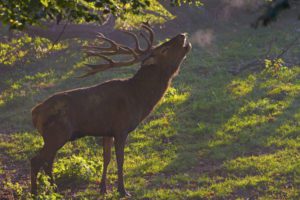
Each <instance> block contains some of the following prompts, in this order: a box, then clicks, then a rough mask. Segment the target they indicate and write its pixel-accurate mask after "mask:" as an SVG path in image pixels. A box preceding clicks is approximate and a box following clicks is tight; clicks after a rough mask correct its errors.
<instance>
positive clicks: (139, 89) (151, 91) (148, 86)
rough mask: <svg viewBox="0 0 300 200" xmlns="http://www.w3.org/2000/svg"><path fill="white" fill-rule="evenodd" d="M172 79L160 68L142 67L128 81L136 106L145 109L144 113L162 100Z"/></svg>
mask: <svg viewBox="0 0 300 200" xmlns="http://www.w3.org/2000/svg"><path fill="white" fill-rule="evenodd" d="M171 79H172V75H171V74H169V73H167V71H166V70H164V68H162V67H157V66H146V67H142V68H141V69H140V70H139V71H138V72H137V73H136V74H135V76H134V77H132V78H131V79H130V82H131V87H132V91H133V92H134V95H133V96H134V97H135V99H136V102H137V104H138V105H141V107H142V108H145V110H146V112H147V111H148V110H150V111H151V110H152V109H153V107H154V106H155V105H156V104H157V103H158V101H159V100H160V99H161V98H162V96H163V95H164V93H165V91H166V90H167V88H168V86H169V84H170V82H171Z"/></svg>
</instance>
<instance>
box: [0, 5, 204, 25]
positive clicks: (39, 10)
mask: <svg viewBox="0 0 300 200" xmlns="http://www.w3.org/2000/svg"><path fill="white" fill-rule="evenodd" d="M151 2H154V3H157V1H156V0H142V1H138V0H116V1H112V0H80V1H76V0H71V1H70V0H59V1H57V0H26V1H23V0H17V1H16V0H3V1H1V4H0V21H1V22H2V23H4V24H7V25H9V27H10V28H11V29H23V28H24V27H25V26H26V25H35V24H41V22H42V21H43V20H48V21H49V20H56V21H57V23H59V22H60V21H61V20H62V19H66V20H69V21H75V22H78V21H84V22H92V21H98V22H100V23H101V22H102V21H103V20H104V18H105V15H106V14H107V13H112V14H114V15H116V16H121V17H122V16H123V15H124V14H125V13H135V14H136V13H141V11H142V10H144V9H147V8H149V7H150V5H151ZM192 2H194V1H191V0H176V1H174V0H171V1H170V3H171V4H172V5H180V4H181V3H192ZM196 4H197V5H199V4H200V1H198V0H197V1H196ZM158 12H159V10H158ZM100 13H101V14H100Z"/></svg>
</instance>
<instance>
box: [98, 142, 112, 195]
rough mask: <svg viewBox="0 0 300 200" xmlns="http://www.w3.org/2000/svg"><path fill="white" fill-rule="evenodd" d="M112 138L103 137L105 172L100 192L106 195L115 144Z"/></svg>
mask: <svg viewBox="0 0 300 200" xmlns="http://www.w3.org/2000/svg"><path fill="white" fill-rule="evenodd" d="M113 141H114V140H113V138H112V137H103V172H102V178H101V183H100V192H101V194H105V193H106V174H107V167H108V165H109V162H110V159H111V146H112V144H113Z"/></svg>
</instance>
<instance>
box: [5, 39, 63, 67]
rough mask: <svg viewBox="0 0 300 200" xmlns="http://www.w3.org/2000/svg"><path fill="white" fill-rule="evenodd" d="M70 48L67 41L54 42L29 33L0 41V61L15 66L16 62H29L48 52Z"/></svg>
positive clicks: (44, 55) (42, 56)
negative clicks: (33, 36) (7, 40)
mask: <svg viewBox="0 0 300 200" xmlns="http://www.w3.org/2000/svg"><path fill="white" fill-rule="evenodd" d="M66 48H68V44H67V43H62V42H59V43H57V44H52V43H51V41H49V40H47V39H45V38H41V37H35V38H32V37H30V36H28V35H27V34H24V35H21V36H20V37H19V38H14V39H12V40H11V41H9V42H6V43H3V42H1V43H0V49H1V50H0V63H1V64H3V65H4V66H13V65H15V64H16V63H20V62H21V63H28V62H32V61H33V60H35V61H36V60H37V59H41V58H44V57H46V56H47V54H48V53H53V52H57V51H62V50H65V49H66Z"/></svg>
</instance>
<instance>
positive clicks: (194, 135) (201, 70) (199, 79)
mask: <svg viewBox="0 0 300 200" xmlns="http://www.w3.org/2000/svg"><path fill="white" fill-rule="evenodd" d="M273 31H276V33H277V34H278V35H284V36H288V37H286V38H292V36H291V35H292V33H290V32H289V31H288V30H282V31H281V30H273ZM220 37H221V36H220ZM231 37H233V36H232V34H231V35H226V34H225V35H223V36H222V38H220V40H218V41H217V43H216V44H215V45H216V47H218V49H219V50H218V51H219V52H218V54H211V52H206V51H204V50H202V49H198V48H194V49H193V51H192V52H191V54H190V55H189V56H188V59H187V61H186V62H185V63H184V64H183V67H182V70H181V73H180V75H179V76H178V77H177V78H176V79H175V80H174V82H173V84H172V87H171V88H170V89H169V90H168V92H167V94H166V95H165V97H164V98H163V99H162V101H161V102H160V103H159V105H158V106H157V108H156V110H155V111H154V113H152V114H151V116H150V117H148V119H147V120H145V121H144V122H143V123H142V124H141V125H140V126H139V127H138V128H137V130H135V131H134V132H132V133H131V134H130V137H129V140H128V144H127V146H126V149H125V151H126V158H125V166H124V170H125V182H126V186H127V189H128V190H129V191H130V193H131V194H132V195H133V197H132V199H247V198H248V199H299V198H300V194H299V190H300V188H299V185H300V177H299V175H300V170H299V169H300V153H299V144H300V134H299V130H300V123H299V120H300V109H299V106H300V99H299V93H300V82H299V77H300V66H293V67H289V68H288V67H285V64H284V63H283V62H282V61H277V62H276V63H271V62H270V61H268V62H266V66H261V68H262V70H261V71H259V72H257V73H251V72H245V73H243V74H240V75H238V76H233V75H231V74H229V73H228V72H227V70H228V69H229V68H230V67H234V65H235V63H237V62H239V61H240V60H243V59H244V60H248V59H251V58H253V57H256V56H257V55H260V53H261V52H263V48H264V47H263V46H262V43H261V42H262V41H267V40H268V39H269V38H270V34H269V32H268V31H265V30H261V31H257V32H251V31H245V30H240V31H239V32H237V33H235V36H234V37H233V38H236V39H233V40H232V39H231ZM242 41H247V43H245V42H244V43H243V42H242ZM283 42H284V41H283ZM82 43H84V41H77V40H69V41H66V42H64V43H62V44H59V46H58V47H61V49H59V48H58V49H55V50H53V51H50V52H48V53H47V55H44V56H41V57H39V58H36V59H35V60H34V61H32V60H31V61H30V62H27V63H25V64H24V66H19V65H17V66H16V65H14V64H13V63H12V64H11V65H7V66H4V67H10V68H14V70H18V71H15V72H18V73H9V74H8V76H7V77H6V76H5V77H4V76H3V77H1V83H3V84H2V85H1V94H0V102H1V105H0V113H1V114H0V121H1V124H0V133H3V134H0V163H1V167H0V177H1V181H2V183H0V185H2V186H4V187H3V188H5V190H4V191H6V193H5V192H2V193H1V192H0V195H1V194H2V195H4V194H7V193H9V194H12V195H14V196H15V197H16V198H27V199H29V198H31V197H30V195H29V194H28V189H29V185H30V181H29V172H30V169H29V161H28V160H29V159H30V158H31V157H32V156H33V155H34V154H35V152H36V151H37V150H38V149H39V148H41V146H42V139H41V137H40V136H39V134H38V133H37V132H36V131H35V130H34V129H33V128H32V126H31V116H30V108H31V107H33V106H34V105H35V104H36V103H37V102H39V101H41V100H43V99H44V98H45V97H47V96H48V95H50V94H52V93H54V92H56V91H61V90H65V89H70V88H76V87H80V86H87V85H91V84H95V83H99V82H102V81H104V80H108V79H111V78H116V77H121V78H123V77H129V76H131V75H132V74H133V73H134V72H135V69H130V68H125V69H120V70H112V71H108V72H105V73H101V74H98V75H96V76H95V77H91V78H89V79H75V78H73V77H74V76H75V74H77V73H78V71H80V68H81V67H82V66H83V60H82V58H81V55H80V52H79V51H78V47H79V46H80V45H81V44H82ZM249 44H251V45H249ZM284 44H285V43H283V44H281V43H280V44H278V46H274V50H273V51H274V52H277V51H278V49H279V47H280V45H284ZM245 45H248V47H247V51H246V50H245ZM66 46H68V47H69V48H68V49H65V48H64V47H66ZM297 50H298V51H299V49H297ZM55 51H59V53H55ZM295 52H297V51H296V50H295ZM291 54H293V52H292V53H291ZM199 58H201V59H199ZM16 63H17V62H16ZM8 133H9V134H8ZM99 142H100V141H99V139H98V138H93V137H87V138H83V139H80V140H77V141H75V142H72V143H68V144H67V145H65V146H64V147H63V148H62V149H61V150H60V151H59V153H58V155H57V159H56V162H55V165H54V175H55V178H56V183H57V186H58V191H57V192H54V188H51V186H50V185H49V182H48V179H47V177H45V176H44V175H42V176H40V181H39V182H40V185H41V188H42V189H41V194H40V198H41V199H60V198H68V199H97V198H100V195H99V181H100V177H101V171H102V149H101V147H100V146H99ZM113 155H114V154H113ZM2 166H3V167H2ZM108 178H109V179H108V180H109V181H108V184H109V190H110V192H109V194H108V195H107V196H106V197H105V198H106V199H118V194H117V192H116V187H115V186H116V180H117V176H116V162H115V157H114V158H113V162H112V163H111V165H110V167H109V177H108ZM0 188H1V187H0ZM0 191H1V189H0Z"/></svg>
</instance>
